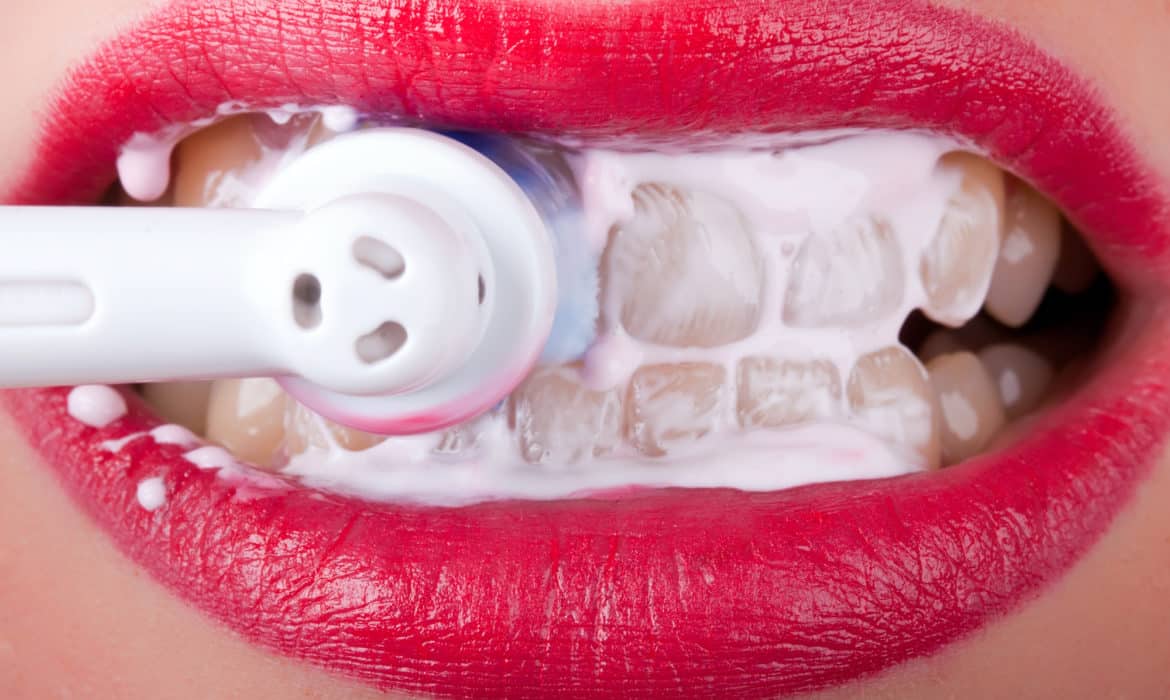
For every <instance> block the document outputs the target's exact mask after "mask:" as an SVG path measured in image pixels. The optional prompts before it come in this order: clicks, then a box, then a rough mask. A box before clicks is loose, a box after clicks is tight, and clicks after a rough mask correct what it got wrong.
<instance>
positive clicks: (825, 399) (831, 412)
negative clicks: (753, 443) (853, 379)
mask: <svg viewBox="0 0 1170 700" xmlns="http://www.w3.org/2000/svg"><path fill="white" fill-rule="evenodd" d="M736 374H737V389H738V391H737V394H736V414H737V415H738V417H739V424H740V425H741V426H742V427H744V428H755V427H768V428H779V427H783V426H786V425H793V424H797V423H803V422H806V421H813V420H818V419H826V418H832V417H834V416H836V415H837V413H838V407H839V405H840V403H841V376H840V374H839V373H838V372H837V367H836V365H834V364H833V363H832V362H829V361H827V360H811V361H798V360H781V359H779V358H775V357H745V358H744V359H742V360H740V361H739V366H738V368H737V371H736Z"/></svg>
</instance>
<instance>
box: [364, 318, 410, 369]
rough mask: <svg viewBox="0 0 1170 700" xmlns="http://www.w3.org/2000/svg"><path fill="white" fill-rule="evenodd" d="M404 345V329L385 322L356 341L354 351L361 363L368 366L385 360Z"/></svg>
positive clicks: (400, 325) (401, 326)
mask: <svg viewBox="0 0 1170 700" xmlns="http://www.w3.org/2000/svg"><path fill="white" fill-rule="evenodd" d="M405 344H406V328H405V327H403V325H402V324H401V323H397V322H395V321H387V322H386V323H383V324H382V325H380V326H378V327H377V328H375V329H374V330H373V331H371V332H369V333H366V334H365V335H363V336H362V337H360V338H358V339H357V343H355V344H354V349H355V350H356V351H357V355H358V357H360V358H361V360H362V362H365V363H366V364H368V365H372V364H376V363H378V362H381V361H383V360H386V359H388V358H390V357H391V356H393V355H394V353H396V352H398V350H399V349H401V348H402V346H403V345H405Z"/></svg>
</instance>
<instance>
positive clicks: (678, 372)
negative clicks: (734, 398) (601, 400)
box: [626, 362, 727, 457]
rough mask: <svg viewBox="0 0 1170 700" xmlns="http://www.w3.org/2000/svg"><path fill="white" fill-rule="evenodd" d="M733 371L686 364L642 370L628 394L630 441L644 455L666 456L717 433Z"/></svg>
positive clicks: (627, 424)
mask: <svg viewBox="0 0 1170 700" xmlns="http://www.w3.org/2000/svg"><path fill="white" fill-rule="evenodd" d="M726 380H727V371H726V370H725V369H724V368H723V367H722V366H720V365H714V364H708V363H703V362H684V363H680V364H672V365H646V366H643V367H640V368H639V369H638V370H637V371H636V372H634V376H633V377H632V378H631V379H630V385H629V390H628V393H627V395H626V437H627V439H628V440H629V441H630V443H632V444H633V445H634V446H635V447H636V448H638V450H639V451H640V452H642V454H645V455H648V456H650V457H663V456H665V455H666V454H668V453H670V452H672V451H674V450H676V449H677V448H679V447H683V446H685V445H686V443H689V442H693V441H695V440H698V439H700V438H702V437H704V436H706V435H707V434H709V433H710V432H711V431H712V430H714V429H715V427H716V425H717V423H718V420H719V416H720V414H721V412H722V411H723V409H724V403H723V402H724V400H725V398H724V394H725V384H726Z"/></svg>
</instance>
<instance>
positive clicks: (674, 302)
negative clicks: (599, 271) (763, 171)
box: [603, 185, 764, 347]
mask: <svg viewBox="0 0 1170 700" xmlns="http://www.w3.org/2000/svg"><path fill="white" fill-rule="evenodd" d="M633 200H634V215H633V216H632V217H631V218H630V219H629V220H628V221H626V222H624V223H622V224H620V225H619V226H617V227H616V228H615V230H614V232H613V234H612V237H611V241H610V244H609V247H608V248H607V250H606V253H605V258H606V261H605V263H603V264H604V265H605V281H604V285H605V292H604V294H605V298H606V299H607V300H608V303H609V304H613V305H616V306H617V307H618V308H620V318H621V323H622V326H623V327H624V328H625V330H626V332H627V333H629V335H630V336H631V337H633V338H636V339H638V340H642V341H645V342H648V343H656V344H659V345H671V346H682V347H713V346H717V345H723V344H726V343H731V342H734V341H736V340H741V339H743V338H746V337H747V336H748V335H750V334H751V333H752V332H753V331H754V330H755V329H756V326H757V324H758V323H759V314H760V304H761V299H760V295H761V291H762V289H763V286H764V279H763V277H764V271H763V265H762V263H761V258H760V256H759V254H758V252H757V250H756V247H755V243H754V242H753V240H752V237H751V235H750V233H749V232H748V230H747V228H748V225H747V222H746V221H744V219H743V216H742V215H741V214H740V213H739V212H738V211H737V210H736V209H735V207H734V206H733V205H732V204H730V203H729V202H727V201H725V200H723V199H722V198H720V197H717V196H715V195H711V194H708V193H705V192H684V191H680V190H678V189H676V188H671V187H667V186H663V185H640V186H639V187H637V188H636V189H635V190H634V193H633Z"/></svg>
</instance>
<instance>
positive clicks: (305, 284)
mask: <svg viewBox="0 0 1170 700" xmlns="http://www.w3.org/2000/svg"><path fill="white" fill-rule="evenodd" d="M292 306H293V320H295V321H296V323H297V325H298V326H300V327H301V328H303V329H305V330H311V329H313V328H316V327H317V326H319V325H321V280H319V279H317V276H316V275H312V274H309V273H307V272H305V273H302V274H299V275H297V278H296V279H295V280H293V285H292Z"/></svg>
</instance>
